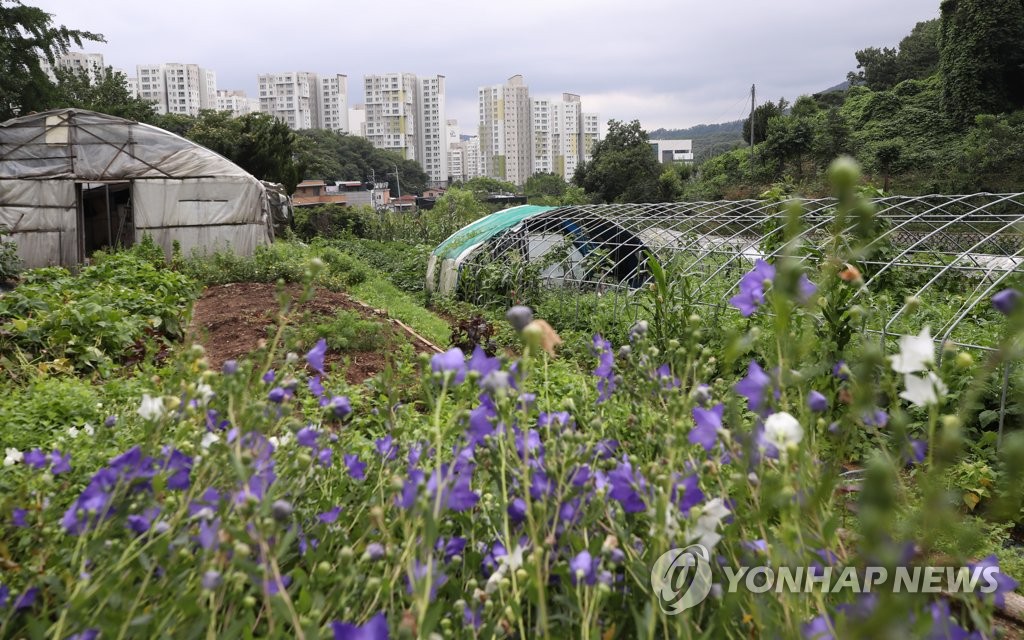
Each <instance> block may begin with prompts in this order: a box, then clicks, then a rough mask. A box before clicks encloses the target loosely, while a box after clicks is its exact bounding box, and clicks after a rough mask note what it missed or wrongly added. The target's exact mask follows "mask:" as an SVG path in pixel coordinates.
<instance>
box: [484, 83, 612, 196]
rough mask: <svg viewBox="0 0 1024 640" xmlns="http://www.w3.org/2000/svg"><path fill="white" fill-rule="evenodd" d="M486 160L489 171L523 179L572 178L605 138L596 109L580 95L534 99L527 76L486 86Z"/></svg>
mask: <svg viewBox="0 0 1024 640" xmlns="http://www.w3.org/2000/svg"><path fill="white" fill-rule="evenodd" d="M479 97H480V155H481V158H480V162H481V165H482V170H483V172H484V174H485V175H488V176H490V177H492V178H498V179H500V180H506V181H508V182H512V183H514V184H517V185H522V184H524V183H525V182H526V179H527V178H529V177H530V176H531V175H533V174H535V173H555V174H557V175H559V176H561V177H562V178H564V179H565V180H570V179H571V178H572V175H573V173H574V172H575V171H576V167H578V166H579V165H580V164H581V163H584V162H587V161H588V160H589V159H590V155H591V153H592V152H593V146H594V144H595V143H596V142H597V141H598V140H599V139H600V131H601V128H600V120H599V117H598V115H597V114H596V113H584V112H583V105H582V102H581V100H580V97H579V96H578V95H575V94H571V93H563V94H562V97H561V98H560V99H555V100H546V99H531V98H530V94H529V89H528V87H527V86H526V84H525V82H524V81H523V77H522V76H513V77H511V78H509V80H508V82H507V83H505V84H504V85H495V86H490V87H481V89H480V91H479Z"/></svg>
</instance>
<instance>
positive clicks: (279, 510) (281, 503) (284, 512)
mask: <svg viewBox="0 0 1024 640" xmlns="http://www.w3.org/2000/svg"><path fill="white" fill-rule="evenodd" d="M293 511H295V508H294V507H292V503H290V502H288V501H287V500H275V501H274V504H272V505H270V515H272V516H273V517H274V520H277V521H278V522H285V521H287V520H289V519H290V518H291V517H292V512H293Z"/></svg>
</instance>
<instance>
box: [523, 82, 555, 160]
mask: <svg viewBox="0 0 1024 640" xmlns="http://www.w3.org/2000/svg"><path fill="white" fill-rule="evenodd" d="M530 102H531V104H532V105H533V126H532V127H531V129H530V148H531V150H532V154H533V157H532V158H531V168H532V170H531V172H530V175H533V174H535V173H551V170H552V147H551V144H552V135H551V134H552V121H551V120H552V115H553V111H552V104H551V101H550V100H536V99H535V100H531V101H530ZM555 106H557V105H555Z"/></svg>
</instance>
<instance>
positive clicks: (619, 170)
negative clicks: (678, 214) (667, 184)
mask: <svg viewBox="0 0 1024 640" xmlns="http://www.w3.org/2000/svg"><path fill="white" fill-rule="evenodd" d="M660 175H661V165H660V164H659V163H658V160H657V158H655V157H654V153H653V152H652V151H651V147H650V144H649V139H648V137H647V132H646V131H644V130H643V129H642V128H641V127H640V122H639V121H637V120H633V121H632V122H630V123H629V124H624V123H622V122H619V121H618V120H609V121H608V135H607V136H605V138H604V139H603V140H601V141H600V142H598V143H597V144H596V145H595V146H594V154H593V158H592V159H591V160H590V162H587V163H584V164H581V165H580V166H579V167H577V169H576V175H574V176H573V183H575V184H576V185H577V186H580V187H582V188H583V189H584V190H585V191H586V192H587V193H590V194H593V195H594V197H596V198H598V199H599V200H601V201H603V202H609V203H610V202H656V201H657V200H658V177H659V176H660Z"/></svg>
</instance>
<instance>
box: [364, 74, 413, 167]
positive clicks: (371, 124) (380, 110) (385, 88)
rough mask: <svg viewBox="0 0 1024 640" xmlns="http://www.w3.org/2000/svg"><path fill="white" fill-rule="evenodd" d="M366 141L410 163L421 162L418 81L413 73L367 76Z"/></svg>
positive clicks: (365, 88)
mask: <svg viewBox="0 0 1024 640" xmlns="http://www.w3.org/2000/svg"><path fill="white" fill-rule="evenodd" d="M363 90H364V92H365V99H366V138H367V139H368V140H369V141H370V143H371V144H373V146H375V147H377V148H378V149H387V150H389V151H395V152H397V153H400V154H401V155H402V157H403V158H405V159H407V160H419V158H417V157H416V150H417V148H418V147H419V140H418V136H417V133H418V131H417V126H416V118H417V115H416V112H417V108H416V103H417V98H418V94H419V87H418V82H417V78H416V76H415V75H414V74H412V73H385V74H380V75H371V76H365V77H364V78H363Z"/></svg>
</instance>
